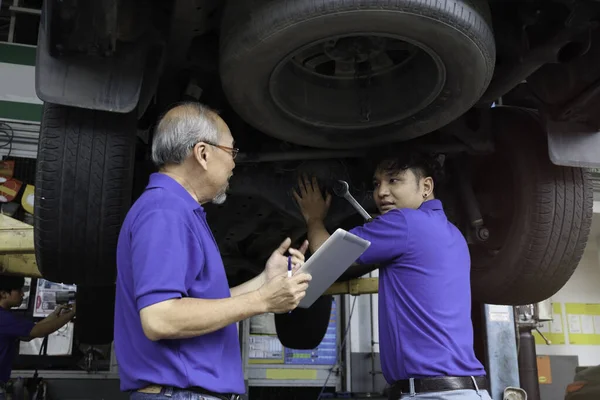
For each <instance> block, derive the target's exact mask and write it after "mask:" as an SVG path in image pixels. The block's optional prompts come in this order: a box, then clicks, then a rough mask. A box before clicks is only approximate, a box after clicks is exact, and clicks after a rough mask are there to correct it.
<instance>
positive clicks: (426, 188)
mask: <svg viewBox="0 0 600 400" xmlns="http://www.w3.org/2000/svg"><path fill="white" fill-rule="evenodd" d="M433 189H434V187H433V178H432V177H430V176H428V177H427V178H423V193H424V194H427V196H431V195H432V194H433ZM424 197H425V196H424Z"/></svg>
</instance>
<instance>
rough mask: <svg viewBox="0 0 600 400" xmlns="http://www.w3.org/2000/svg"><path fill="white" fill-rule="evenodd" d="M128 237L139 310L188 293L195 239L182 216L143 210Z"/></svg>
mask: <svg viewBox="0 0 600 400" xmlns="http://www.w3.org/2000/svg"><path fill="white" fill-rule="evenodd" d="M130 240H131V265H132V274H133V284H134V292H135V293H134V295H135V299H136V302H137V308H138V311H139V310H141V309H142V308H144V307H147V306H150V305H152V304H156V303H160V302H162V301H166V300H169V299H173V298H181V297H186V296H187V295H188V293H187V288H186V275H187V273H188V268H189V260H190V255H189V252H190V251H191V250H192V249H193V246H198V244H197V243H198V242H197V241H196V240H194V234H193V232H192V230H191V228H190V227H189V225H188V224H187V223H186V221H185V219H184V218H183V216H181V215H180V214H178V213H176V212H174V211H170V210H153V211H150V212H147V213H143V214H141V215H140V216H139V217H138V219H137V220H136V221H135V223H134V224H133V225H132V230H131V238H130Z"/></svg>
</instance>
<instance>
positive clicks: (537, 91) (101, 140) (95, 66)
mask: <svg viewBox="0 0 600 400" xmlns="http://www.w3.org/2000/svg"><path fill="white" fill-rule="evenodd" d="M44 7H45V8H44V10H43V18H42V24H41V28H40V36H39V44H38V59H37V65H36V90H37V93H38V96H39V97H40V98H41V99H42V100H43V101H44V102H45V103H46V106H45V110H44V119H43V121H42V132H41V140H40V153H39V156H38V159H39V160H40V161H39V162H38V173H37V180H38V181H37V183H36V202H35V204H36V246H37V247H36V252H37V259H38V265H39V266H40V269H41V271H42V273H43V274H44V275H45V276H47V277H48V278H49V279H51V280H57V281H63V282H70V283H76V284H78V285H80V287H81V288H83V291H84V292H85V291H86V290H87V291H88V292H89V293H96V292H98V293H99V292H102V291H104V293H109V294H108V295H107V296H108V297H110V291H111V285H112V284H113V282H114V277H115V271H116V266H115V261H114V260H115V257H114V250H115V246H116V237H117V233H118V230H119V227H120V223H121V222H122V219H123V217H124V215H125V213H126V212H127V209H128V207H129V206H130V204H131V202H132V201H134V200H135V198H136V197H137V196H138V195H139V194H140V193H141V191H142V190H143V188H144V185H145V183H146V182H147V178H148V174H149V173H150V172H152V171H153V168H152V166H151V165H150V163H149V156H148V155H149V147H150V145H151V143H152V133H153V127H154V126H155V123H156V121H157V119H158V118H159V117H160V115H161V114H162V113H164V112H165V111H166V110H167V109H169V107H172V106H173V105H174V104H177V103H178V102H181V101H200V102H202V103H204V104H207V105H208V106H210V107H212V108H214V109H216V110H218V111H219V113H220V114H221V115H222V117H223V118H224V120H225V121H226V122H227V123H228V125H229V127H230V129H231V131H232V134H233V136H234V138H235V140H236V143H237V146H238V147H240V148H241V153H240V155H239V157H238V159H236V162H237V167H236V169H235V171H234V177H233V178H232V180H231V185H230V191H229V196H228V200H227V202H226V203H225V204H223V205H220V206H215V205H207V211H208V218H209V223H210V225H211V227H212V229H213V232H214V235H215V238H216V240H217V242H218V244H219V247H220V250H221V252H222V255H223V259H224V261H225V266H226V269H227V273H228V277H229V279H230V284H231V285H235V284H237V283H240V282H242V281H244V280H246V279H248V278H251V277H252V276H254V275H256V274H257V273H259V272H260V271H261V270H262V266H263V265H264V262H265V260H266V259H267V258H268V256H269V254H270V253H271V252H272V251H273V249H275V248H276V247H277V246H278V245H279V243H280V242H281V241H282V240H283V239H284V238H285V237H286V236H289V237H291V238H292V239H293V241H294V242H295V243H300V242H301V241H302V240H303V239H304V238H305V236H306V227H305V224H304V221H303V219H302V216H301V214H300V212H299V209H298V207H297V206H296V204H295V202H294V198H293V196H292V191H293V189H294V188H295V186H296V184H297V180H298V176H300V175H302V174H309V175H313V176H316V177H317V178H318V179H319V182H320V184H321V185H322V187H323V189H325V190H330V189H331V187H332V185H333V183H334V182H335V181H336V180H339V179H342V180H345V181H347V182H348V183H349V184H350V191H351V193H352V195H353V196H354V197H355V198H357V200H358V201H359V202H360V203H361V204H362V205H363V206H364V207H365V208H366V209H367V210H368V211H369V212H370V213H372V214H375V213H376V210H375V207H374V202H373V198H372V195H373V193H372V188H371V174H372V172H373V166H374V163H375V162H376V160H377V155H378V154H380V152H381V151H382V150H383V149H385V150H386V151H387V152H389V151H390V149H394V148H398V149H400V148H410V149H415V150H416V149H419V150H424V151H428V152H430V153H432V154H435V155H436V156H437V157H439V160H440V162H441V163H442V164H443V167H444V173H445V179H444V181H443V184H440V187H439V196H440V198H441V199H442V200H443V202H444V205H445V209H446V212H447V213H448V215H449V218H450V219H451V221H452V222H454V223H455V224H456V225H457V226H458V227H459V228H460V229H461V231H462V232H463V233H464V235H465V236H466V238H467V239H468V242H469V245H470V248H471V256H472V261H473V274H472V283H473V294H474V298H475V300H476V301H479V302H484V303H495V304H529V303H533V302H538V301H541V300H544V299H546V298H548V297H550V296H551V295H553V294H554V293H556V291H558V290H559V289H560V288H561V287H562V286H563V285H564V284H565V283H566V281H567V280H568V278H569V277H570V276H571V274H572V273H573V271H574V270H575V268H576V266H577V264H578V262H579V259H580V258H581V255H582V253H583V248H584V246H585V243H586V241H587V235H588V233H589V228H590V223H591V214H592V188H591V182H590V178H589V174H588V172H587V170H586V169H585V167H591V166H598V165H600V151H598V148H600V136H599V135H598V134H597V132H598V131H599V130H600V129H599V128H600V114H599V113H598V112H596V109H597V108H598V106H600V90H599V88H600V68H598V65H600V31H599V30H598V23H599V17H600V3H598V2H595V1H570V0H554V1H546V0H539V1H535V0H531V1H528V0H523V1H500V0H489V1H483V0H454V1H451V0H447V1H437V2H432V1H424V0H421V1H408V0H396V1H393V2H387V1H386V2H384V1H366V0H351V1H350V0H327V1H316V0H294V1H291V0H252V1H249V0H227V1H218V0H212V1H208V0H207V1H203V0H197V1H171V2H164V1H158V0H156V1H142V0H99V1H94V2H89V3H86V4H82V3H80V2H76V1H60V2H59V1H52V0H49V1H46V2H45V6H44ZM136 133H137V134H136ZM57 149H58V150H57ZM92 180H93V181H92ZM68 213H70V214H69V215H70V217H67V214H68ZM78 220H79V221H85V222H86V225H85V226H86V228H84V229H82V228H80V229H79V230H76V229H75V228H71V226H74V225H75V224H74V223H72V222H71V221H73V222H76V221H78ZM326 222H327V225H328V227H329V228H330V229H334V228H336V227H342V228H350V227H353V226H356V225H358V224H361V223H363V219H362V218H361V217H360V216H359V215H358V214H357V213H356V212H355V210H354V209H353V208H352V207H351V206H350V205H349V204H348V203H347V202H346V201H345V200H344V199H342V198H334V200H333V204H332V207H331V212H330V215H329V216H328V219H327V221H326ZM526 288H527V289H529V290H525V289H526ZM113 290H114V289H113ZM91 298H94V296H91ZM91 303H94V301H90V304H91ZM95 303H96V304H97V302H95ZM324 304H326V305H327V304H329V303H324ZM90 307H92V305H90ZM96 307H97V306H96ZM78 308H81V305H78ZM107 315H108V314H107ZM286 318H287V319H286V321H285V323H286V324H288V326H289V324H293V323H298V322H297V321H296V322H294V321H293V318H292V317H290V316H286ZM298 320H300V318H299V319H298ZM282 323H283V322H282ZM288 331H289V329H288ZM91 335H92V336H93V335H96V336H95V338H96V339H98V335H100V334H98V333H97V332H95V333H94V334H91ZM100 336H102V335H100ZM317 336H318V335H317ZM317 339H318V340H320V338H317ZM103 340H105V338H102V339H98V341H103ZM287 340H288V343H291V345H293V346H298V347H305V346H310V345H312V344H314V343H312V342H311V343H302V340H301V339H300V338H295V339H289V338H288V339H287ZM90 341H91V342H93V341H95V339H90ZM317 343H318V342H317Z"/></svg>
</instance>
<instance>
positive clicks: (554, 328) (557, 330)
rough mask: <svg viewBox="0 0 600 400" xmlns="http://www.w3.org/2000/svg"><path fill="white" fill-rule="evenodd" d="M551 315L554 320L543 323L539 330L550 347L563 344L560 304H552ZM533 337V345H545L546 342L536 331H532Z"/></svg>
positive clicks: (563, 324) (563, 327)
mask: <svg viewBox="0 0 600 400" xmlns="http://www.w3.org/2000/svg"><path fill="white" fill-rule="evenodd" d="M552 314H553V317H554V319H553V320H552V321H548V322H544V323H543V326H542V327H541V328H539V329H540V331H541V332H542V333H543V334H544V336H545V337H546V339H548V340H549V341H550V342H551V343H550V345H557V344H565V343H566V340H565V329H566V328H565V322H564V317H563V313H562V306H561V303H552ZM533 336H534V338H535V344H541V345H547V344H546V341H545V340H544V339H543V338H542V337H541V336H540V334H539V333H537V332H536V331H533Z"/></svg>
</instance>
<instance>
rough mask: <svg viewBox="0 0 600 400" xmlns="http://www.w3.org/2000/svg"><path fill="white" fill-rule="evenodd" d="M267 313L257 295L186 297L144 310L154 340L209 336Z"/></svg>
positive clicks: (146, 326) (144, 324)
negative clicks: (222, 297) (208, 334)
mask: <svg viewBox="0 0 600 400" xmlns="http://www.w3.org/2000/svg"><path fill="white" fill-rule="evenodd" d="M265 312H267V309H266V304H265V303H264V301H263V300H262V299H261V298H260V297H259V293H258V292H257V291H252V292H249V293H245V294H243V295H239V296H233V297H230V298H226V299H196V298H190V297H185V298H181V299H172V300H166V301H163V302H160V303H157V304H153V305H152V306H149V307H146V308H144V309H142V310H141V312H140V317H141V320H142V327H143V329H144V333H145V334H146V336H147V337H148V338H149V339H150V340H160V339H185V338H191V337H196V336H201V335H205V334H207V333H211V332H214V331H216V330H219V329H221V328H224V327H226V326H228V325H231V324H234V323H236V322H239V321H242V320H245V319H247V318H250V317H252V316H254V315H258V314H263V313H265Z"/></svg>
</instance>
